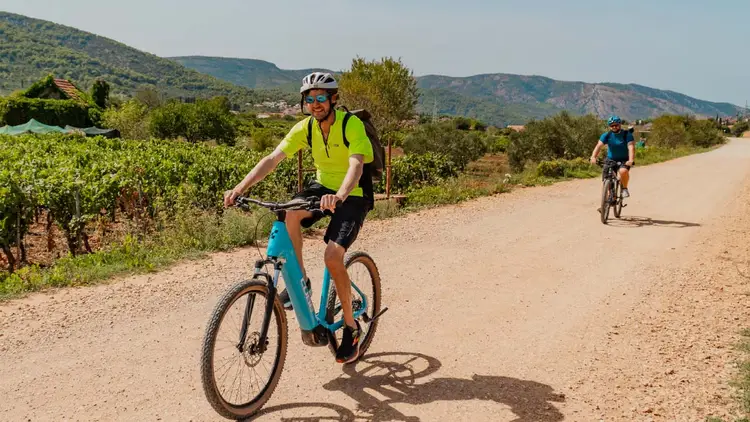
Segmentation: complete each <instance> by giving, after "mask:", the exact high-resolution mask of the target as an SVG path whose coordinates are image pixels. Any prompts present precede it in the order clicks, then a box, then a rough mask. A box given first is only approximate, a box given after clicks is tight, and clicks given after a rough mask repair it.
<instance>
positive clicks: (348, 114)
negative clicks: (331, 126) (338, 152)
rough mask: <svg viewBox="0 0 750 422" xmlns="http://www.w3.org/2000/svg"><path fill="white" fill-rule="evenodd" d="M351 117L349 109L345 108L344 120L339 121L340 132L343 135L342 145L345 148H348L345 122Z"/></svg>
mask: <svg viewBox="0 0 750 422" xmlns="http://www.w3.org/2000/svg"><path fill="white" fill-rule="evenodd" d="M351 117H352V113H350V112H349V110H347V111H346V114H345V115H344V121H343V122H342V123H341V132H342V134H343V135H344V145H345V146H346V147H347V148H349V141H348V140H347V139H346V122H348V121H349V119H350V118H351Z"/></svg>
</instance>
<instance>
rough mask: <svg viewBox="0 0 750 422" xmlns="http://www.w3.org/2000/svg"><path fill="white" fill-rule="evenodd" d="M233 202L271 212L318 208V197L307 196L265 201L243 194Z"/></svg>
mask: <svg viewBox="0 0 750 422" xmlns="http://www.w3.org/2000/svg"><path fill="white" fill-rule="evenodd" d="M234 201H235V204H237V206H238V207H240V208H243V209H247V208H248V206H249V205H250V204H255V205H258V206H261V207H264V208H268V209H269V210H271V211H273V212H278V211H315V210H320V198H317V197H314V196H313V197H309V198H307V199H301V198H297V199H292V200H291V201H288V202H266V201H259V200H257V199H253V198H248V197H244V196H238V197H237V198H235V200H234ZM342 203H343V202H342V201H341V200H339V201H337V202H336V208H338V207H340V206H341V204H342Z"/></svg>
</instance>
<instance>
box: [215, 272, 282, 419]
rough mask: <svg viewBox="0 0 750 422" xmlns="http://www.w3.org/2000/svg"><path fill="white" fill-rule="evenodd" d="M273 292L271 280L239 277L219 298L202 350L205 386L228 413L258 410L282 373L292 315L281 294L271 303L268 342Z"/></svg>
mask: <svg viewBox="0 0 750 422" xmlns="http://www.w3.org/2000/svg"><path fill="white" fill-rule="evenodd" d="M268 293H269V292H268V286H267V285H266V282H265V281H261V280H260V279H258V278H256V279H253V280H245V281H241V282H239V283H237V284H236V285H234V286H233V287H232V288H231V289H230V290H229V291H227V292H226V293H225V294H224V296H223V297H222V298H221V299H220V300H219V302H218V303H217V304H216V307H215V308H214V311H213V314H212V315H211V319H210V322H209V324H208V327H206V333H205V335H204V338H203V348H202V350H201V380H202V382H203V392H204V393H205V395H206V399H208V402H209V403H210V404H211V406H212V407H213V408H214V410H216V412H217V413H218V414H220V415H221V416H223V417H225V418H228V419H242V418H247V417H250V416H253V415H254V414H255V413H257V412H258V411H259V410H260V409H261V407H263V405H264V404H265V403H266V402H267V401H268V399H270V398H271V395H272V394H273V390H274V389H275V388H276V385H277V384H278V382H279V378H280V377H281V371H282V369H283V367H284V360H285V358H286V350H287V321H286V313H285V312H284V309H283V307H282V306H281V302H280V301H279V299H278V297H275V298H274V300H273V304H272V307H271V313H272V315H271V318H270V320H269V323H268V334H267V336H266V342H265V345H262V344H260V342H259V340H260V335H261V331H262V326H263V320H264V315H265V312H266V307H267V305H268ZM269 357H270V359H268V358H269ZM264 358H265V359H264ZM267 361H268V362H267ZM227 384H229V385H227ZM256 390H257V392H256Z"/></svg>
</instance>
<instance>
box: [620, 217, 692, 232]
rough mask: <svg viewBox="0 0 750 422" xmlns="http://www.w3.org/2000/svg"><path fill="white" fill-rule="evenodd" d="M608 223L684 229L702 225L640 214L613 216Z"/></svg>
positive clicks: (621, 225) (630, 226) (632, 226)
mask: <svg viewBox="0 0 750 422" xmlns="http://www.w3.org/2000/svg"><path fill="white" fill-rule="evenodd" d="M607 224H608V225H610V226H612V227H626V228H627V227H629V228H638V227H648V226H657V227H672V228H677V229H684V228H688V227H700V226H701V225H700V224H698V223H688V222H685V221H671V220H657V219H653V218H650V217H638V216H622V217H621V218H619V219H618V218H612V219H610V220H609V221H607Z"/></svg>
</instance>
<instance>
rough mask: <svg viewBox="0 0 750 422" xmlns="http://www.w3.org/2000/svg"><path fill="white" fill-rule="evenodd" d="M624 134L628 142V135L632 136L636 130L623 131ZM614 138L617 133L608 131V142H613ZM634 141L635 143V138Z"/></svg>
mask: <svg viewBox="0 0 750 422" xmlns="http://www.w3.org/2000/svg"><path fill="white" fill-rule="evenodd" d="M623 132H625V135H624V136H625V140H627V139H628V133H631V134H632V133H633V132H635V128H632V127H631V128H628V129H625V130H623ZM612 136H615V133H614V132H612V131H611V130H610V131H608V132H607V142H611V141H612V138H611V137H612ZM633 141H635V137H634V138H633Z"/></svg>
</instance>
